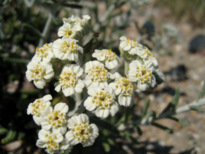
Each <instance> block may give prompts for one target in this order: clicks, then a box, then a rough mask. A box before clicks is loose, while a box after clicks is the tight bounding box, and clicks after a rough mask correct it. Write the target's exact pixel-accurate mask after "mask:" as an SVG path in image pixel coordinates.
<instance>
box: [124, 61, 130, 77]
mask: <svg viewBox="0 0 205 154" xmlns="http://www.w3.org/2000/svg"><path fill="white" fill-rule="evenodd" d="M124 65H125V67H124V73H125V76H127V75H128V71H129V62H128V61H126V60H125V61H124Z"/></svg>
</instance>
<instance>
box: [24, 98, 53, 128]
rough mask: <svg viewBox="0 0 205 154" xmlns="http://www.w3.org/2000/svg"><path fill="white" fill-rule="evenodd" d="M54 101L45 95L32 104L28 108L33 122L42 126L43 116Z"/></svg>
mask: <svg viewBox="0 0 205 154" xmlns="http://www.w3.org/2000/svg"><path fill="white" fill-rule="evenodd" d="M50 100H52V96H51V95H45V96H44V97H42V98H39V99H36V100H35V101H34V102H33V103H30V104H29V106H28V108H27V114H31V115H33V120H34V121H35V123H36V124H37V125H40V123H41V121H42V116H43V115H44V113H45V112H46V111H47V110H48V109H49V107H50V105H51V102H50Z"/></svg>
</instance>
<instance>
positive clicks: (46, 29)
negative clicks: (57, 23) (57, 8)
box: [38, 12, 53, 47]
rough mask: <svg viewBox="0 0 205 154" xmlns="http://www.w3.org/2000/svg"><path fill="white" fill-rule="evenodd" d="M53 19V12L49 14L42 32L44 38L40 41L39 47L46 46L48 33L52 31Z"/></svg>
mask: <svg viewBox="0 0 205 154" xmlns="http://www.w3.org/2000/svg"><path fill="white" fill-rule="evenodd" d="M52 18H53V16H52V14H51V12H49V14H48V19H47V21H46V24H45V26H44V29H43V32H42V37H41V39H40V40H39V43H38V47H42V46H43V44H44V41H45V39H46V38H47V35H48V31H49V30H50V27H51V23H52Z"/></svg>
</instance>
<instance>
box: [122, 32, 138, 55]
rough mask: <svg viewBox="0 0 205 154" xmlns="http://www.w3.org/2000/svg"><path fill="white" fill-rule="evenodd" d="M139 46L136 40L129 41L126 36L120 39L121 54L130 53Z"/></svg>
mask: <svg viewBox="0 0 205 154" xmlns="http://www.w3.org/2000/svg"><path fill="white" fill-rule="evenodd" d="M137 46H138V43H137V42H136V41H135V40H130V39H127V38H126V37H125V36H122V37H120V46H119V48H120V50H121V52H124V51H125V52H129V53H130V51H131V50H132V49H134V48H136V47H137ZM130 54H131V55H133V54H134V53H130Z"/></svg>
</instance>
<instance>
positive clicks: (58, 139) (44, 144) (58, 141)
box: [36, 129, 70, 154]
mask: <svg viewBox="0 0 205 154" xmlns="http://www.w3.org/2000/svg"><path fill="white" fill-rule="evenodd" d="M38 138H39V139H38V140H37V142H36V145H37V146H38V147H40V148H45V149H46V152H48V153H50V154H52V153H55V152H58V151H59V150H66V149H68V148H69V147H70V144H69V143H68V141H67V140H66V138H64V137H63V135H62V134H61V133H59V132H53V131H48V130H44V129H41V130H40V131H39V133H38Z"/></svg>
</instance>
